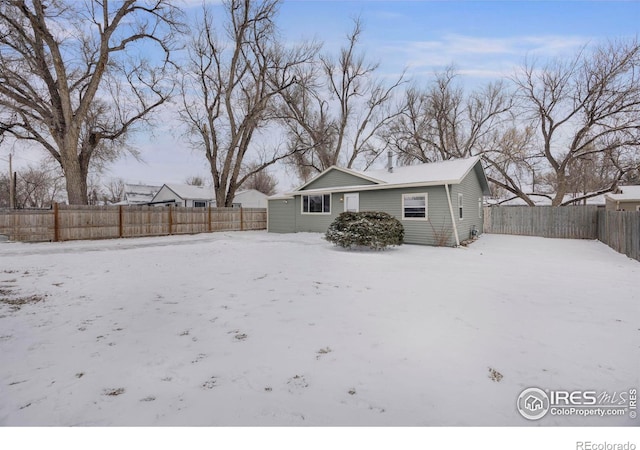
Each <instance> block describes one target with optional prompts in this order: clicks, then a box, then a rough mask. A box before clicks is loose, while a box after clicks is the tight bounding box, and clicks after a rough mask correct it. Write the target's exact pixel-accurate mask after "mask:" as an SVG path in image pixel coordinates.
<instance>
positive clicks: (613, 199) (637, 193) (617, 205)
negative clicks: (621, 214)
mask: <svg viewBox="0 0 640 450" xmlns="http://www.w3.org/2000/svg"><path fill="white" fill-rule="evenodd" d="M604 197H605V199H606V210H607V211H640V186H620V187H618V188H617V189H616V190H615V191H614V192H613V193H611V194H605V196H604Z"/></svg>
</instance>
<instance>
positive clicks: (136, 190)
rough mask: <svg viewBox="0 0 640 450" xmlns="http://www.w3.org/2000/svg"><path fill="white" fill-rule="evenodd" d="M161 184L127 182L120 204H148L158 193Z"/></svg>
mask: <svg viewBox="0 0 640 450" xmlns="http://www.w3.org/2000/svg"><path fill="white" fill-rule="evenodd" d="M160 188H161V186H151V185H148V184H125V185H124V194H123V196H122V201H121V202H119V203H118V204H119V205H146V204H148V203H149V202H151V200H152V199H153V197H154V196H155V195H156V194H157V193H158V191H159V190H160Z"/></svg>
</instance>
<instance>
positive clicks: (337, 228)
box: [325, 211, 404, 250]
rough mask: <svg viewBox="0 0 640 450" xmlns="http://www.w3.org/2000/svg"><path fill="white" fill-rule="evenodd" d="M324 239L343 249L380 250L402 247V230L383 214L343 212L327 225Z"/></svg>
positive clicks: (395, 221) (374, 212) (393, 219)
mask: <svg viewBox="0 0 640 450" xmlns="http://www.w3.org/2000/svg"><path fill="white" fill-rule="evenodd" d="M325 239H326V240H327V241H329V242H332V243H334V244H336V245H339V246H340V247H345V248H352V247H369V248H371V249H375V250H381V249H383V248H386V247H389V246H393V245H402V243H403V242H404V228H403V227H402V224H401V223H400V221H399V220H398V219H396V218H395V217H393V216H392V215H390V214H387V213H384V212H379V211H362V212H344V213H342V214H340V215H339V216H338V217H337V218H336V220H334V221H333V223H332V224H331V225H329V229H328V230H327V233H326V234H325Z"/></svg>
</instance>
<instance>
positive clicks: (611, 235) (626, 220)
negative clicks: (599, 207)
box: [598, 211, 640, 261]
mask: <svg viewBox="0 0 640 450" xmlns="http://www.w3.org/2000/svg"><path fill="white" fill-rule="evenodd" d="M598 240H599V241H601V242H604V243H605V244H607V245H608V246H609V247H611V248H612V249H614V250H615V251H617V252H620V253H624V254H625V255H627V256H628V257H629V258H633V259H636V260H638V261H640V212H630V211H599V212H598Z"/></svg>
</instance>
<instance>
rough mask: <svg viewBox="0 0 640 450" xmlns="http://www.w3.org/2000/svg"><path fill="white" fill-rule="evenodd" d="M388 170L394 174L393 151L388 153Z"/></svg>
mask: <svg viewBox="0 0 640 450" xmlns="http://www.w3.org/2000/svg"><path fill="white" fill-rule="evenodd" d="M387 170H388V171H389V173H393V153H391V150H389V152H388V153H387Z"/></svg>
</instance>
